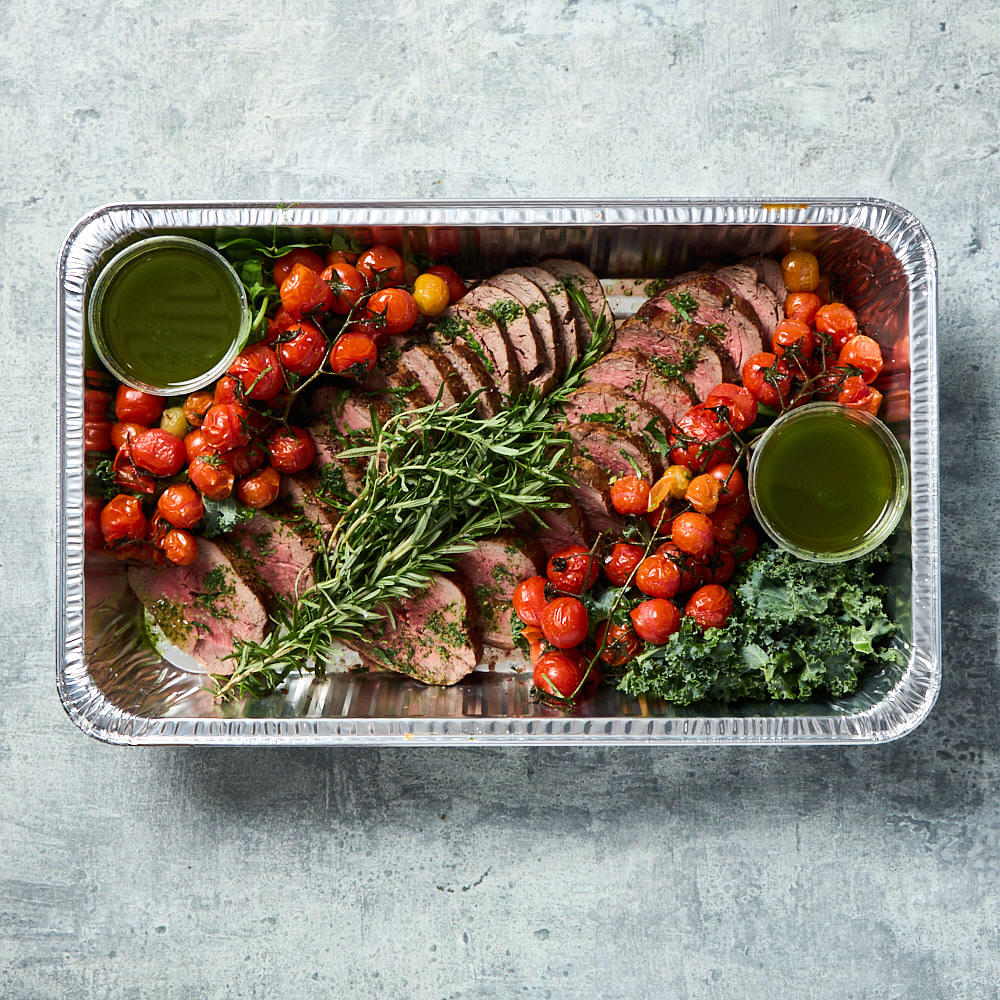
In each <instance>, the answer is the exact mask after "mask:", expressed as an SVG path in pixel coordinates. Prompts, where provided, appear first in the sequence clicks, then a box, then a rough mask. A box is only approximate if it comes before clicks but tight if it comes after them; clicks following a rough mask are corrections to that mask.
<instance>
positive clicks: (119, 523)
mask: <svg viewBox="0 0 1000 1000" xmlns="http://www.w3.org/2000/svg"><path fill="white" fill-rule="evenodd" d="M147 527H148V524H147V522H146V515H145V514H144V513H143V512H142V502H141V501H140V500H139V499H138V498H137V497H130V496H128V495H127V494H125V493H119V494H118V496H116V497H114V498H113V499H112V500H111V501H110V502H109V503H108V504H107V505H106V506H105V507H104V509H103V510H102V511H101V534H102V535H103V536H104V541H105V542H107V544H108V545H114V544H115V543H117V542H125V541H129V542H139V541H142V539H144V538H145V537H146V529H147Z"/></svg>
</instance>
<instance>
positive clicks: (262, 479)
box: [236, 465, 281, 510]
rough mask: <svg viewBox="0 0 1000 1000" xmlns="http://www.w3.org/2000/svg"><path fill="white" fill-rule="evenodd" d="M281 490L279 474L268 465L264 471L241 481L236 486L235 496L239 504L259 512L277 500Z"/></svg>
mask: <svg viewBox="0 0 1000 1000" xmlns="http://www.w3.org/2000/svg"><path fill="white" fill-rule="evenodd" d="M280 489H281V474H280V473H279V472H278V471H277V469H274V468H272V467H271V466H270V465H269V466H268V467H267V468H266V469H262V470H261V471H260V472H257V473H255V474H254V475H252V476H247V477H246V478H245V479H241V480H240V481H239V483H237V484H236V495H237V497H239V500H240V503H242V504H246V506H247V507H252V508H253V509H254V510H261V509H262V508H264V507H269V506H270V505H271V504H272V503H274V501H275V500H277V499H278V493H279V491H280Z"/></svg>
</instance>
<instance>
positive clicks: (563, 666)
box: [531, 650, 584, 699]
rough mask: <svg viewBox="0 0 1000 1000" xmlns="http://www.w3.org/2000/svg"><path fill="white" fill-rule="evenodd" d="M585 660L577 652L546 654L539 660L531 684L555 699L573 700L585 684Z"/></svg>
mask: <svg viewBox="0 0 1000 1000" xmlns="http://www.w3.org/2000/svg"><path fill="white" fill-rule="evenodd" d="M583 670H584V668H583V658H582V657H581V656H580V654H579V653H577V652H576V651H575V650H571V651H569V652H552V653H545V654H544V655H542V656H540V657H539V658H538V662H537V663H536V664H535V669H534V672H533V673H532V675H531V683H532V684H534V686H535V687H536V688H537V689H538V691H539V692H541V693H542V694H545V695H549V696H551V697H555V698H563V699H565V698H572V697H573V695H574V693H575V692H576V690H577V688H579V687H580V685H581V684H582V683H583Z"/></svg>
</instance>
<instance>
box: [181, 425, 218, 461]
mask: <svg viewBox="0 0 1000 1000" xmlns="http://www.w3.org/2000/svg"><path fill="white" fill-rule="evenodd" d="M218 450H219V449H218V448H216V447H215V446H214V445H210V444H209V443H208V442H207V441H206V440H205V435H204V434H202V433H201V430H200V429H199V430H196V431H191V432H190V433H189V434H188V435H187V436H186V437H185V438H184V451H185V452H186V453H187V460H188V462H193V461H194V460H195V459H196V458H197V457H198V456H199V455H214V454H216V452H217V451H218Z"/></svg>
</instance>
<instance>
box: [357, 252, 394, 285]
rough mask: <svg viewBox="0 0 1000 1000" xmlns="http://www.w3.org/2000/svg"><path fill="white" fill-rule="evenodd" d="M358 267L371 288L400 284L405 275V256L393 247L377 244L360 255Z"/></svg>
mask: <svg viewBox="0 0 1000 1000" xmlns="http://www.w3.org/2000/svg"><path fill="white" fill-rule="evenodd" d="M357 268H358V270H359V271H360V272H361V274H362V275H364V277H365V280H366V281H367V282H368V287H369V288H385V287H386V286H387V285H398V284H400V282H402V280H403V277H404V270H403V258H402V257H400V255H399V254H398V253H396V251H395V250H393V249H392V247H387V246H385V245H384V244H377V245H376V246H373V247H369V249H367V250H366V251H365V252H364V253H363V254H361V256H360V257H358V262H357Z"/></svg>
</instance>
